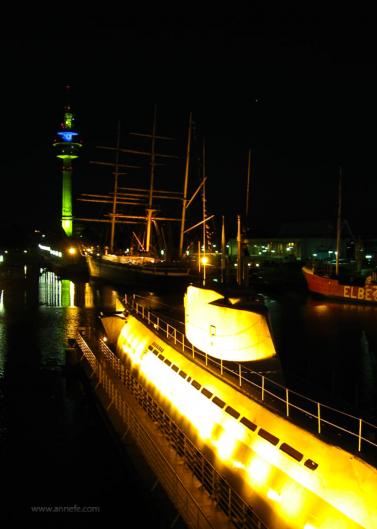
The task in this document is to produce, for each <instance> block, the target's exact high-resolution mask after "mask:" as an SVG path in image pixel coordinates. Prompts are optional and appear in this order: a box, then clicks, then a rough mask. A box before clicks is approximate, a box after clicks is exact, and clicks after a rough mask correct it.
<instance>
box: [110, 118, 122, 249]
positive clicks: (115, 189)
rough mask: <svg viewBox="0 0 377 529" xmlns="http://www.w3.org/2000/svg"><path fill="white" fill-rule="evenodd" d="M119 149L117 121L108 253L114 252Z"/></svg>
mask: <svg viewBox="0 0 377 529" xmlns="http://www.w3.org/2000/svg"><path fill="white" fill-rule="evenodd" d="M119 147H120V121H118V134H117V143H116V151H115V172H114V195H113V211H112V215H111V235H110V253H113V252H114V238H115V222H116V220H115V218H116V212H117V199H118V180H119Z"/></svg>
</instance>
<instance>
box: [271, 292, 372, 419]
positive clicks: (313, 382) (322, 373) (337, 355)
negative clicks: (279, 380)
mask: <svg viewBox="0 0 377 529" xmlns="http://www.w3.org/2000/svg"><path fill="white" fill-rule="evenodd" d="M267 304H268V307H269V310H270V316H271V324H272V327H273V330H274V335H275V340H276V344H277V349H278V351H279V353H280V355H281V358H282V362H283V364H284V366H285V371H286V373H287V379H288V382H289V383H290V385H291V386H292V385H294V386H295V387H297V389H298V390H301V391H304V392H306V393H309V394H310V395H312V396H313V397H315V398H318V399H320V400H323V399H324V400H325V401H327V402H330V403H333V404H337V405H338V406H340V407H341V408H344V409H350V411H354V412H355V413H358V414H360V415H361V416H363V417H366V418H369V419H374V421H376V411H377V410H376V397H377V393H376V381H377V367H376V354H377V327H376V321H377V307H374V306H367V305H356V304H351V303H349V304H347V303H337V302H331V301H318V300H315V299H312V298H311V297H304V298H300V297H296V296H293V295H286V296H282V297H281V298H280V299H277V300H271V299H269V300H268V303H267ZM371 381H374V383H371Z"/></svg>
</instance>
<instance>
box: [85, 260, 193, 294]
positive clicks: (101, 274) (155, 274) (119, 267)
mask: <svg viewBox="0 0 377 529" xmlns="http://www.w3.org/2000/svg"><path fill="white" fill-rule="evenodd" d="M86 259H87V264H88V270H89V274H90V276H91V277H93V278H94V279H99V280H103V281H108V282H110V283H115V284H117V285H121V286H140V287H146V288H148V287H149V288H155V287H164V288H172V289H174V288H178V287H181V286H182V287H185V286H186V285H187V284H188V283H189V282H190V275H189V271H188V269H185V268H182V267H179V266H157V265H156V266H153V265H132V264H123V263H117V262H111V261H105V260H103V259H101V258H98V259H97V258H95V257H93V256H91V255H87V256H86Z"/></svg>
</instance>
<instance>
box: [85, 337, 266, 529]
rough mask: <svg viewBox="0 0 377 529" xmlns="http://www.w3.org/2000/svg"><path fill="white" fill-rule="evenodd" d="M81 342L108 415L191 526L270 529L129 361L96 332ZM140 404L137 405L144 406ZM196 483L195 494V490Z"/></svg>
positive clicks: (86, 367)
mask: <svg viewBox="0 0 377 529" xmlns="http://www.w3.org/2000/svg"><path fill="white" fill-rule="evenodd" d="M86 333H87V334H88V335H86ZM75 343H76V346H77V347H78V349H79V351H80V352H81V358H80V359H79V361H80V363H83V362H84V365H85V370H86V371H87V375H88V377H89V379H90V380H91V382H92V384H93V385H94V387H95V389H96V391H97V392H98V391H99V388H102V391H103V394H104V397H105V398H102V404H103V405H104V408H105V409H106V412H107V414H108V415H112V416H113V424H118V428H117V429H118V433H119V434H120V436H121V438H122V440H123V439H124V438H125V437H126V436H127V435H128V434H129V433H130V434H131V435H132V437H133V439H134V441H135V442H136V444H137V445H138V446H139V448H140V449H141V451H142V453H143V455H144V457H145V459H146V461H147V462H148V464H149V465H150V467H151V469H152V471H153V472H154V473H155V476H156V477H157V479H158V480H159V481H160V483H161V485H162V487H163V488H164V489H165V491H166V492H167V494H168V496H169V497H170V499H171V501H172V502H173V504H174V505H175V507H176V508H177V511H178V513H179V514H180V515H181V516H182V518H183V519H184V521H185V523H186V524H187V525H188V527H190V528H191V529H217V528H221V529H230V528H231V527H232V528H236V529H268V526H266V525H265V524H264V523H263V521H262V520H261V519H260V518H259V517H258V516H257V514H256V513H255V512H254V510H253V508H252V506H251V505H249V504H248V503H247V502H245V501H244V500H243V499H242V497H241V496H240V495H239V494H238V493H237V491H236V490H235V489H234V488H232V486H231V485H230V484H229V483H228V481H227V480H226V479H225V478H224V477H223V476H221V475H220V474H219V473H218V472H217V471H216V469H215V468H214V466H213V465H212V464H211V462H210V461H209V459H208V458H206V457H205V456H204V455H203V454H202V453H201V452H200V450H198V448H197V447H196V446H195V445H194V444H193V443H192V442H191V440H190V439H189V437H188V436H187V435H186V434H185V432H184V431H183V430H182V429H181V428H179V427H178V425H177V424H176V423H175V422H174V421H173V420H172V418H171V417H170V416H169V415H168V414H167V413H166V412H165V411H164V409H163V408H162V407H161V406H160V405H159V403H158V401H157V400H156V399H155V398H154V397H153V395H151V394H150V393H149V392H148V390H147V389H146V388H145V387H144V386H143V385H142V384H141V383H140V382H139V381H138V379H137V378H136V377H135V376H134V374H133V372H132V368H131V367H130V366H129V365H127V364H125V363H124V362H123V361H122V360H121V359H119V358H118V357H117V356H116V355H115V354H114V353H113V352H112V351H111V349H110V348H109V347H108V346H107V345H106V343H105V342H103V340H101V339H98V337H97V336H91V333H90V331H89V330H88V329H81V331H79V332H78V334H77V336H76V339H75ZM128 395H131V396H132V397H133V398H134V399H136V401H137V403H138V404H139V405H140V407H141V409H142V410H143V412H145V413H146V414H147V416H148V418H149V419H150V420H151V421H153V424H154V425H157V431H158V434H159V437H158V443H156V437H153V435H152V434H153V430H152V432H151V430H148V429H147V428H146V427H145V422H143V421H142V420H141V419H140V412H137V411H136V410H135V405H133V403H132V401H130V397H129V396H128ZM140 407H136V408H139V410H140ZM119 425H120V426H119ZM164 442H165V448H164V449H163V448H162V447H163V446H164V444H163V443H164ZM166 448H168V449H166ZM182 466H185V467H186V468H187V469H188V473H189V474H190V476H191V478H189V479H187V475H186V477H185V478H184V477H183V478H182V477H181V475H182V474H181V475H180V476H179V475H178V471H177V468H181V467H182ZM193 485H194V489H195V490H196V494H195V495H194V494H193V493H192V492H191V488H192V486H193ZM190 486H191V488H190ZM199 491H201V494H202V498H203V497H205V499H206V502H205V504H204V507H203V504H201V503H200V500H199V499H198V494H199ZM195 496H196V497H195ZM202 501H203V500H202ZM209 513H211V514H209ZM172 526H173V524H172Z"/></svg>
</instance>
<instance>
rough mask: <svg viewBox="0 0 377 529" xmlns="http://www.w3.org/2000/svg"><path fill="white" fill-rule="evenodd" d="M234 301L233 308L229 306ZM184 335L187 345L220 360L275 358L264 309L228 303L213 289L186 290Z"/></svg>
mask: <svg viewBox="0 0 377 529" xmlns="http://www.w3.org/2000/svg"><path fill="white" fill-rule="evenodd" d="M232 302H233V305H232ZM184 305H185V332H186V337H187V338H188V340H190V342H191V343H192V344H193V345H194V346H195V347H197V348H198V349H200V350H201V351H203V352H204V353H207V354H209V355H211V356H213V357H215V358H218V359H220V360H230V361H235V362H250V361H251V362H252V361H256V360H265V359H267V358H272V357H274V356H276V350H275V346H274V343H273V340H272V337H271V333H270V329H269V326H268V322H267V318H266V314H265V311H264V310H263V309H264V307H263V306H262V305H260V306H258V305H257V304H255V307H253V309H254V310H250V308H248V307H245V306H243V305H242V300H235V299H233V300H231V301H229V302H227V300H225V298H224V296H222V295H221V294H219V293H218V292H216V291H215V290H210V289H204V288H198V287H194V286H191V285H190V286H189V287H187V291H186V294H185V297H184Z"/></svg>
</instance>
